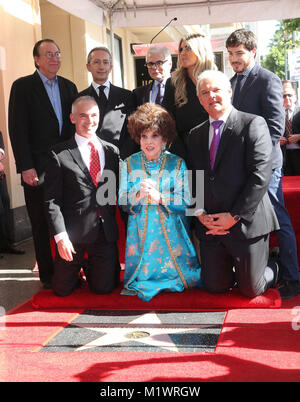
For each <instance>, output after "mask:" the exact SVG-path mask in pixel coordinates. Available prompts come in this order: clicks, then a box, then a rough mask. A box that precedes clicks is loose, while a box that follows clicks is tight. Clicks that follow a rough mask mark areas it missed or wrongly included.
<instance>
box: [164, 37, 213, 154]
mask: <svg viewBox="0 0 300 402" xmlns="http://www.w3.org/2000/svg"><path fill="white" fill-rule="evenodd" d="M216 69H217V67H216V65H215V62H214V54H213V51H212V47H211V42H210V40H208V39H207V38H206V37H205V36H204V35H202V34H192V35H188V36H185V37H184V38H182V39H181V40H180V41H179V46H178V61H177V68H176V70H175V71H174V73H173V74H172V77H171V78H170V79H169V80H168V81H167V83H166V89H165V96H164V100H163V106H164V107H165V108H166V109H167V110H168V111H169V112H170V113H171V115H172V116H173V117H174V119H175V122H176V129H177V132H178V137H177V139H176V140H175V141H174V142H173V144H172V146H171V148H170V150H171V152H173V153H175V154H177V155H179V156H181V157H183V158H185V157H186V147H185V144H186V138H187V136H188V133H189V131H190V130H191V129H192V128H193V127H195V126H197V125H198V124H200V123H202V122H203V121H205V120H207V118H208V115H207V113H206V111H205V110H204V108H203V107H202V106H201V104H200V102H199V100H198V98H197V94H196V83H197V78H198V76H199V74H200V73H201V72H202V71H204V70H216Z"/></svg>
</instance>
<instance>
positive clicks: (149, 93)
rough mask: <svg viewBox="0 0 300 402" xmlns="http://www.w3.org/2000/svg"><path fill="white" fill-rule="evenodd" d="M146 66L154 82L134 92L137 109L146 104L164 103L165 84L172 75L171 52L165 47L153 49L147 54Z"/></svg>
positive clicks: (154, 47)
mask: <svg viewBox="0 0 300 402" xmlns="http://www.w3.org/2000/svg"><path fill="white" fill-rule="evenodd" d="M145 66H146V67H147V69H148V73H149V75H150V77H151V78H152V80H153V81H152V82H151V83H150V84H148V85H143V86H140V87H138V88H136V89H134V90H133V91H132V95H133V98H134V103H135V106H136V107H138V106H140V105H142V104H144V103H146V102H152V103H158V104H161V103H162V100H163V97H164V89H165V83H166V81H167V79H168V78H169V77H170V75H171V68H172V57H171V53H170V50H169V49H168V48H167V47H165V46H153V47H151V48H150V49H149V50H148V51H147V54H146V63H145Z"/></svg>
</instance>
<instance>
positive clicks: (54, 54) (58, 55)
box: [44, 52, 61, 59]
mask: <svg viewBox="0 0 300 402" xmlns="http://www.w3.org/2000/svg"><path fill="white" fill-rule="evenodd" d="M44 56H46V57H47V59H51V58H52V57H56V58H57V59H60V58H61V54H60V52H55V53H52V52H47V53H45V54H44Z"/></svg>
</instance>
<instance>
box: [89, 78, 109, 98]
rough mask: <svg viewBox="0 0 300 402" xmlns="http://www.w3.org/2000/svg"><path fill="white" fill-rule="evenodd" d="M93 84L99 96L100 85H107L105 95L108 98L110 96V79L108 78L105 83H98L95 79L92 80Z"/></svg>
mask: <svg viewBox="0 0 300 402" xmlns="http://www.w3.org/2000/svg"><path fill="white" fill-rule="evenodd" d="M92 86H93V88H94V90H95V91H96V93H97V95H98V96H99V87H101V86H105V89H104V91H103V92H104V95H105V96H106V97H107V99H108V96H109V90H110V81H109V80H107V81H106V82H105V83H104V84H101V85H100V84H97V83H96V82H95V81H93V82H92Z"/></svg>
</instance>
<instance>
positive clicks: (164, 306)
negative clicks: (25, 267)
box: [32, 286, 281, 311]
mask: <svg viewBox="0 0 300 402" xmlns="http://www.w3.org/2000/svg"><path fill="white" fill-rule="evenodd" d="M120 290H121V288H118V289H116V290H115V291H114V292H112V293H110V294H108V295H95V294H93V293H91V292H90V291H89V288H88V286H86V287H83V288H81V289H77V290H76V291H75V292H74V293H73V294H72V295H70V296H67V297H58V296H55V295H54V293H53V292H52V291H51V290H41V291H40V292H38V293H37V294H36V295H35V296H33V298H32V306H33V307H34V308H36V309H53V308H54V309H56V308H97V309H106V310H107V309H109V310H153V309H154V310H174V311H182V310H186V311H199V310H203V309H211V310H214V309H232V308H279V307H281V298H280V295H279V293H278V291H277V290H275V289H269V290H268V291H267V292H265V293H264V294H263V295H261V296H257V297H254V298H252V299H249V298H247V297H244V296H242V295H241V294H240V293H239V292H238V291H237V290H233V291H232V292H228V293H224V294H218V295H213V294H210V293H208V292H206V291H205V290H202V289H189V290H185V291H184V292H182V293H160V294H158V295H157V296H155V297H154V298H153V299H152V300H150V302H145V301H142V300H140V299H139V298H138V297H137V296H123V295H120Z"/></svg>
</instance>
